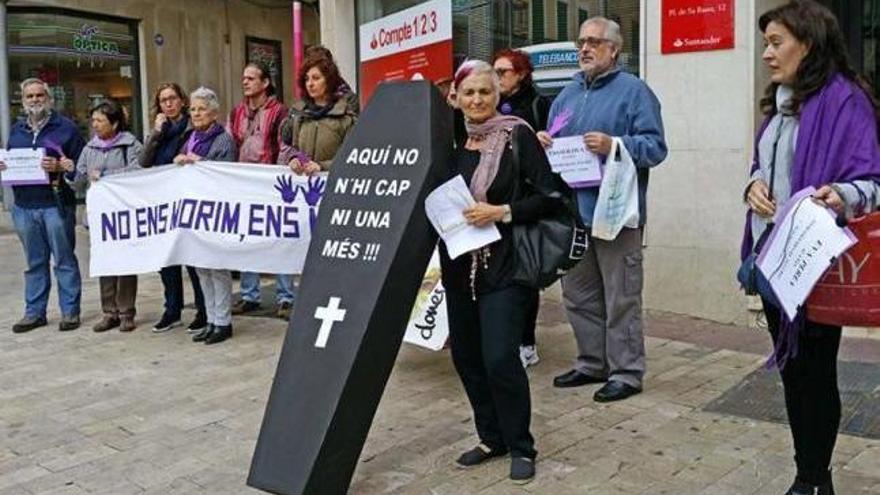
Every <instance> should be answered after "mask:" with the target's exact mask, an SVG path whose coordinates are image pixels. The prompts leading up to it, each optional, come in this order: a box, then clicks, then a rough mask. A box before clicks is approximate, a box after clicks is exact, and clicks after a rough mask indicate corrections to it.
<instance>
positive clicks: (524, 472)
mask: <svg viewBox="0 0 880 495" xmlns="http://www.w3.org/2000/svg"><path fill="white" fill-rule="evenodd" d="M533 479H535V460H534V459H529V458H528V457H514V458H512V459H510V481H513V482H514V483H516V484H518V485H525V484H526V483H528V482H529V481H532V480H533Z"/></svg>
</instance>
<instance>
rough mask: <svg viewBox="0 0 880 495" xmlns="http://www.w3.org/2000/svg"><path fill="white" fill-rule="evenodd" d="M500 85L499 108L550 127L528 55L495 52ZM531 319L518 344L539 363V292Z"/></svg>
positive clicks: (526, 360) (526, 362) (523, 356)
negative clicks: (536, 338) (536, 340)
mask: <svg viewBox="0 0 880 495" xmlns="http://www.w3.org/2000/svg"><path fill="white" fill-rule="evenodd" d="M492 65H493V66H494V67H495V73H496V74H498V81H499V83H500V86H501V98H500V99H499V101H498V105H497V108H498V112H499V113H501V114H502V115H513V116H515V117H519V118H521V119H523V120H525V121H526V122H528V123H529V125H530V126H532V129H534V130H535V131H543V130H546V129H547V116H548V115H549V114H550V100H549V99H547V98H546V97H544V96H542V95H540V94H538V90H537V89H535V84H534V82H532V71H533V69H532V62H531V61H530V60H529V55H528V54H527V53H525V52H523V51H520V50H514V49H511V48H505V49H503V50H499V51H498V52H497V53H495V59H494V60H493V62H492ZM529 311H530V313H529V321H530V322H531V323H530V324H529V325H527V326H526V328H525V331H524V332H523V338H522V344H521V345H520V346H519V359H520V361H522V365H523V367H527V366H531V365H533V364H538V349H537V346H536V343H535V326H536V325H537V319H538V295H537V294H535V297H534V299H533V300H532V301H530V302H529Z"/></svg>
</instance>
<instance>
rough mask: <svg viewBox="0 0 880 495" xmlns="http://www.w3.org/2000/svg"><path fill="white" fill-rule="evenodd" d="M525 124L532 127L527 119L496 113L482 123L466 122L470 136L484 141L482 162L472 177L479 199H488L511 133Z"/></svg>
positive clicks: (473, 192) (472, 189)
mask: <svg viewBox="0 0 880 495" xmlns="http://www.w3.org/2000/svg"><path fill="white" fill-rule="evenodd" d="M518 125H524V126H526V127H528V128H529V129H531V128H532V127H531V126H530V125H529V124H528V122H526V121H525V120H523V119H521V118H519V117H515V116H513V115H496V116H494V117H492V118H491V119H489V120H487V121H485V122H483V123H481V124H472V123H470V122H468V123H466V124H465V126H466V127H467V132H468V136H469V137H470V138H472V139H475V140H477V141H484V144H483V148H482V149H481V150H480V163H479V164H477V169H476V170H474V176H473V177H472V178H471V185H470V190H471V194H473V195H474V199H475V200H477V201H482V202H485V201H486V191H488V190H489V186H491V185H492V182H493V181H494V180H495V176H496V175H498V165H499V163H501V155H502V154H504V147H505V146H506V145H507V142H508V141H509V140H510V133H511V131H512V130H513V128H514V127H516V126H518Z"/></svg>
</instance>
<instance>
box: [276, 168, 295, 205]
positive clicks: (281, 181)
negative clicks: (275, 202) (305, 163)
mask: <svg viewBox="0 0 880 495" xmlns="http://www.w3.org/2000/svg"><path fill="white" fill-rule="evenodd" d="M276 182H277V184H276V185H275V190H276V191H278V192H279V193H281V200H282V201H284V202H285V203H293V202H294V201H296V194H297V193H298V192H299V190H300V187H299V186H297V187H296V188H294V187H293V177H291V176H289V175H279V176H278V178H277V179H276Z"/></svg>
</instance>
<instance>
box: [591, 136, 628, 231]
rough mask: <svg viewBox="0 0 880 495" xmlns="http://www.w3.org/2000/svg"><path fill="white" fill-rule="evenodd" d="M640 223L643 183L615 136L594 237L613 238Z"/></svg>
mask: <svg viewBox="0 0 880 495" xmlns="http://www.w3.org/2000/svg"><path fill="white" fill-rule="evenodd" d="M638 226H639V182H638V178H637V174H636V166H635V164H634V163H633V160H632V157H631V156H630V154H629V151H627V149H626V146H624V145H623V141H622V140H621V139H620V138H619V137H615V138H612V144H611V153H610V154H609V155H608V159H607V160H606V161H605V171H604V173H603V175H602V184H601V185H600V186H599V199H598V200H597V201H596V210H595V211H594V212H593V237H596V238H598V239H602V240H605V241H613V240H614V239H615V238H616V237H617V234H619V233H620V230H621V229H623V228H624V227H630V228H633V229H634V228H637V227H638Z"/></svg>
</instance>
